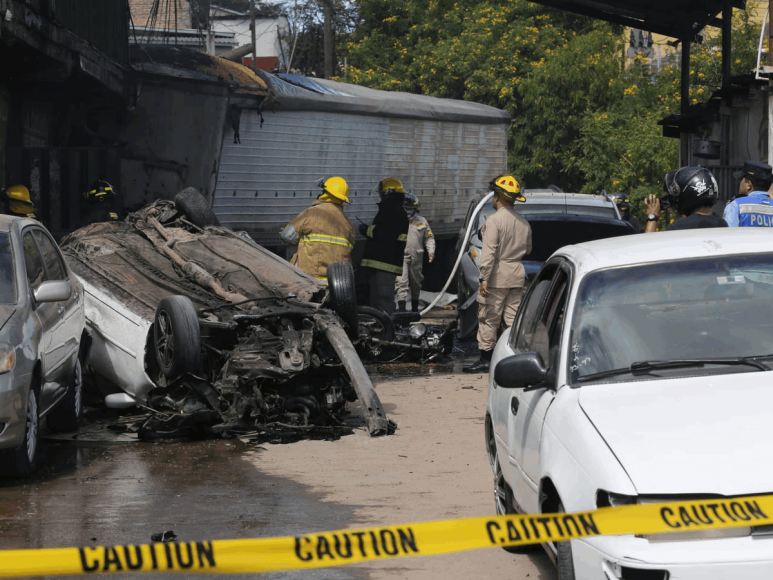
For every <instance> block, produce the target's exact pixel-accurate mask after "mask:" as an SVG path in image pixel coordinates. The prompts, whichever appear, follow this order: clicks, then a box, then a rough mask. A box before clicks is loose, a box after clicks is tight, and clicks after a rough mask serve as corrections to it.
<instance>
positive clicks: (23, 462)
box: [4, 376, 40, 477]
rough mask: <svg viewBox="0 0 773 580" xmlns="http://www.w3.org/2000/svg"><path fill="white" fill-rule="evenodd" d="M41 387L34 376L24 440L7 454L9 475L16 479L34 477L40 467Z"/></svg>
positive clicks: (28, 400)
mask: <svg viewBox="0 0 773 580" xmlns="http://www.w3.org/2000/svg"><path fill="white" fill-rule="evenodd" d="M39 401H40V386H39V385H38V381H37V379H36V378H35V377H34V376H33V377H32V379H31V382H30V390H29V393H28V394H27V405H26V410H25V414H24V422H25V426H24V439H23V440H22V443H21V445H19V447H17V448H16V449H12V450H9V451H6V452H5V457H4V459H5V463H6V465H7V467H8V470H7V473H8V474H9V475H11V476H16V477H28V476H30V475H32V473H33V472H34V471H35V469H36V468H37V466H38V455H39V453H38V449H39V447H40V408H39V406H38V405H39Z"/></svg>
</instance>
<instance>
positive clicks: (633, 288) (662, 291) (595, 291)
mask: <svg viewBox="0 0 773 580" xmlns="http://www.w3.org/2000/svg"><path fill="white" fill-rule="evenodd" d="M570 349H571V353H570V357H569V371H570V377H571V378H570V380H571V382H572V384H582V383H584V382H587V381H593V380H604V381H626V380H642V379H643V378H647V376H648V375H649V376H650V377H651V378H655V376H675V374H674V373H676V374H678V373H685V372H689V373H695V372H699V373H700V372H703V373H706V372H709V373H711V372H737V371H738V369H739V367H738V366H735V367H733V368H732V369H731V368H728V369H726V370H725V369H724V367H730V366H732V364H736V365H737V364H738V363H739V362H741V363H744V365H745V366H747V367H749V368H751V369H752V370H753V367H754V366H755V365H754V364H749V361H748V359H749V357H759V359H761V360H764V364H765V365H768V366H769V367H770V368H773V362H771V361H773V254H757V255H745V256H725V257H719V258H703V259H694V260H689V261H687V260H685V261H677V262H665V263H663V262H661V263H658V264H648V265H643V266H634V267H626V268H615V269H610V270H603V271H599V272H593V273H591V274H588V275H587V276H586V277H585V278H584V280H583V281H582V283H581V286H580V288H579V290H578V294H577V299H576V301H575V309H574V315H573V317H572V325H571V344H570ZM741 359H742V360H741ZM714 360H715V361H716V362H712V361H714ZM751 362H753V363H757V365H760V364H762V363H760V362H758V359H755V360H754V361H751ZM768 366H762V367H761V368H762V369H765V368H768ZM688 367H689V371H686V370H685V369H686V368H688ZM653 369H657V370H653ZM720 369H723V370H720ZM653 375H655V376H653Z"/></svg>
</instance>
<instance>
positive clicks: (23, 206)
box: [2, 185, 37, 219]
mask: <svg viewBox="0 0 773 580" xmlns="http://www.w3.org/2000/svg"><path fill="white" fill-rule="evenodd" d="M2 201H3V213H5V214H7V215H15V216H20V217H28V218H32V219H37V217H35V206H34V205H33V204H32V200H31V199H30V190H29V189H27V187H26V186H24V185H12V186H11V187H9V188H8V189H6V190H5V191H4V192H3V200H2Z"/></svg>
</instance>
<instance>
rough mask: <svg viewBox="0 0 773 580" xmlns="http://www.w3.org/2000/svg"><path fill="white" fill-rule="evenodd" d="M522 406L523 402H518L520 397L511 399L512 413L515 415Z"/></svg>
mask: <svg viewBox="0 0 773 580" xmlns="http://www.w3.org/2000/svg"><path fill="white" fill-rule="evenodd" d="M520 406H521V402H520V401H519V400H518V397H513V398H512V399H510V412H511V413H512V414H513V415H517V414H518V407H520Z"/></svg>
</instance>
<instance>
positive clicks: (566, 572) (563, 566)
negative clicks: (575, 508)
mask: <svg viewBox="0 0 773 580" xmlns="http://www.w3.org/2000/svg"><path fill="white" fill-rule="evenodd" d="M558 511H559V512H562V513H563V511H564V504H562V503H561V502H560V501H559V502H558ZM555 546H556V565H557V567H558V580H574V561H573V560H572V543H571V542H570V541H568V540H567V541H566V542H556V544H555Z"/></svg>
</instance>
